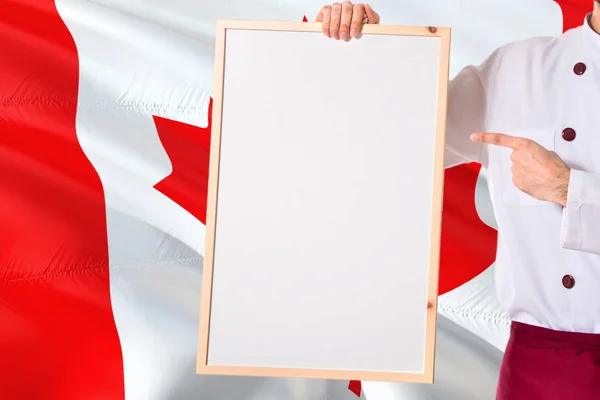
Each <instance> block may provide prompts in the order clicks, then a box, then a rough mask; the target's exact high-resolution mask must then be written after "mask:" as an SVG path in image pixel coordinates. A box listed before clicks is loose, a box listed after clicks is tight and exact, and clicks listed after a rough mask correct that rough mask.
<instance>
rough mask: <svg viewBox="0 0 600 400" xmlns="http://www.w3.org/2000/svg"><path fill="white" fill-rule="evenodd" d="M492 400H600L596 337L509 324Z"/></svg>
mask: <svg viewBox="0 0 600 400" xmlns="http://www.w3.org/2000/svg"><path fill="white" fill-rule="evenodd" d="M496 400H600V334H590V333H573V332H563V331H553V330H550V329H546V328H540V327H537V326H531V325H526V324H522V323H519V322H513V323H512V326H511V330H510V338H509V340H508V345H507V346H506V351H505V353H504V359H503V360H502V366H501V367H500V378H499V381H498V388H497V391H496Z"/></svg>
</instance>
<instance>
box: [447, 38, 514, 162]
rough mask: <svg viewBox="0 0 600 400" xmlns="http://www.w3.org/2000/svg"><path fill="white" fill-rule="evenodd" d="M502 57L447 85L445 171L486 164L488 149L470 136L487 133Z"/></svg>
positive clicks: (472, 68) (463, 73)
mask: <svg viewBox="0 0 600 400" xmlns="http://www.w3.org/2000/svg"><path fill="white" fill-rule="evenodd" d="M501 53H502V48H500V49H498V50H496V51H495V52H493V53H492V54H491V55H490V56H489V57H488V58H487V59H486V60H485V61H484V62H483V63H482V64H481V65H479V66H473V65H470V66H467V67H464V68H463V69H462V70H461V71H460V72H459V73H458V75H456V76H455V77H454V78H453V79H452V80H450V82H449V84H448V106H447V114H446V146H445V147H446V151H445V156H444V165H445V167H453V166H455V165H459V164H466V163H469V162H479V163H481V164H484V165H485V164H486V163H487V161H486V159H487V155H486V151H485V150H486V147H485V146H484V145H483V144H482V143H474V142H472V141H471V140H469V136H470V135H471V133H474V132H485V131H486V127H487V123H486V122H487V120H488V118H489V110H490V97H491V96H490V94H491V93H492V91H493V86H494V77H495V75H496V74H495V72H496V70H497V67H498V64H499V60H500V55H501Z"/></svg>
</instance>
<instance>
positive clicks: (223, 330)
mask: <svg viewBox="0 0 600 400" xmlns="http://www.w3.org/2000/svg"><path fill="white" fill-rule="evenodd" d="M218 29H219V31H218V35H217V46H216V69H215V74H216V78H215V81H216V86H215V95H214V105H213V132H212V135H213V136H212V145H211V146H212V147H211V169H210V179H209V198H208V215H207V245H206V250H205V268H204V285H203V296H202V307H201V326H200V331H201V332H200V343H199V356H198V368H197V371H198V373H205V374H226V375H254V376H282V377H314V378H332V379H363V380H386V381H414V382H432V379H433V361H434V346H435V315H436V309H437V301H436V300H437V276H438V265H439V241H440V223H441V202H442V184H443V147H444V129H445V111H446V110H445V108H446V90H447V79H448V53H449V29H446V28H437V29H436V28H426V27H391V26H367V27H365V31H364V33H363V35H362V37H361V38H360V39H358V40H352V41H349V42H343V41H338V40H333V39H329V38H326V37H324V36H323V34H322V33H320V24H311V23H279V22H258V21H220V22H219V28H218Z"/></svg>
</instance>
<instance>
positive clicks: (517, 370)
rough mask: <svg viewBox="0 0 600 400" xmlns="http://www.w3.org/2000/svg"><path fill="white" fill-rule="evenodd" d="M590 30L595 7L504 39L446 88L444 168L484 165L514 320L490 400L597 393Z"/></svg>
mask: <svg viewBox="0 0 600 400" xmlns="http://www.w3.org/2000/svg"><path fill="white" fill-rule="evenodd" d="M317 21H320V22H322V27H323V33H324V34H325V35H326V36H328V37H330V38H333V39H342V40H349V39H351V38H355V37H357V36H358V34H359V33H360V30H361V28H362V25H363V24H364V23H370V24H377V23H379V15H378V14H377V13H376V12H375V11H374V10H373V9H372V8H371V7H370V6H369V5H367V4H352V3H350V2H348V1H346V2H343V3H341V4H340V3H334V4H332V5H326V6H324V7H323V8H322V9H321V10H320V12H319V14H318V17H317ZM599 32H600V6H599V5H598V3H595V8H594V11H593V12H592V13H590V14H589V15H587V16H586V18H585V20H584V21H583V24H582V25H581V26H580V27H578V28H575V29H572V30H570V31H567V32H566V33H564V34H562V35H561V36H558V37H535V38H530V39H526V40H521V41H516V42H512V43H509V44H507V45H505V46H503V47H501V48H499V49H497V50H496V51H494V52H493V53H492V54H491V55H490V56H489V57H488V58H487V59H486V60H485V61H484V62H483V63H482V64H481V65H479V66H467V67H465V68H464V69H462V71H461V72H460V73H459V74H458V75H457V76H456V77H455V78H454V79H452V80H451V82H450V84H449V89H448V90H449V93H448V96H449V97H448V119H447V132H446V156H445V160H446V166H447V167H450V166H454V165H458V164H463V163H469V162H473V161H475V162H479V163H481V164H483V165H484V167H486V168H487V171H488V182H489V187H490V195H491V198H492V202H493V205H494V210H495V215H496V221H497V223H498V250H497V255H496V286H497V294H498V297H499V299H500V301H501V304H502V306H503V307H504V309H505V310H506V311H507V312H508V314H509V315H510V317H511V320H512V326H511V331H510V339H509V342H508V345H507V348H506V351H505V354H504V358H503V362H502V366H501V368H500V378H499V382H498V387H497V394H496V399H497V400H521V399H523V400H571V399H572V400H599V399H600V34H599ZM356 79H357V80H358V81H362V82H368V81H369V77H368V76H357V77H356ZM391 133H392V132H391Z"/></svg>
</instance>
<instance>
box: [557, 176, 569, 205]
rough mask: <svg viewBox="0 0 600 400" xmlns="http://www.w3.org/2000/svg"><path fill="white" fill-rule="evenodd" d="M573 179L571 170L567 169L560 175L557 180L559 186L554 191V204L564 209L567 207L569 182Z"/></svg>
mask: <svg viewBox="0 0 600 400" xmlns="http://www.w3.org/2000/svg"><path fill="white" fill-rule="evenodd" d="M570 179H571V169H570V168H566V170H565V171H564V173H562V174H560V175H559V177H558V179H557V184H556V186H555V189H554V202H555V203H558V204H560V205H561V206H563V207H566V206H567V198H568V194H569V181H570Z"/></svg>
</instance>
